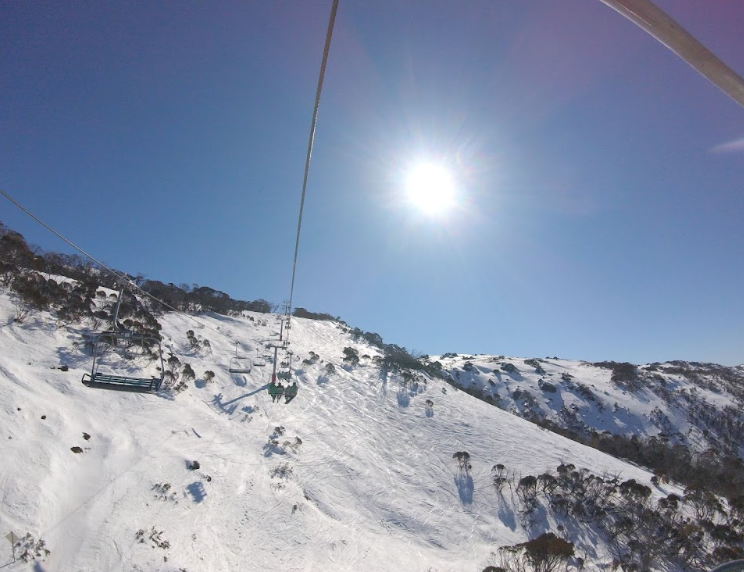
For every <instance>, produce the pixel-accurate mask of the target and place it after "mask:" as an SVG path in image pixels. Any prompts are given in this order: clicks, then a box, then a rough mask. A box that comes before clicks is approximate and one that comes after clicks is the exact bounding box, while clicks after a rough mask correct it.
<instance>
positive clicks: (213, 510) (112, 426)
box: [0, 291, 733, 572]
mask: <svg viewBox="0 0 744 572" xmlns="http://www.w3.org/2000/svg"><path fill="white" fill-rule="evenodd" d="M102 294H103V295H102V296H99V297H98V298H99V299H104V300H105V299H106V295H107V294H111V292H110V291H106V292H102ZM14 304H15V302H14V300H13V299H12V298H11V295H10V294H9V293H8V292H6V291H2V292H0V324H2V327H0V354H1V355H2V356H3V358H2V360H1V361H0V392H1V394H2V403H3V412H2V419H1V420H0V427H1V428H2V433H3V434H5V435H7V439H2V440H0V455H2V457H3V458H4V459H13V462H12V463H4V465H3V467H2V469H0V490H1V491H2V495H3V496H2V499H3V500H2V509H1V511H2V512H0V518H1V519H2V523H3V527H4V528H5V529H7V531H13V532H16V533H17V534H18V536H22V535H23V534H25V533H26V532H29V533H30V534H31V537H32V538H30V539H28V540H27V541H26V544H27V545H28V544H29V543H31V541H33V543H32V544H34V546H35V547H37V548H38V546H37V543H38V541H39V540H40V539H41V540H43V541H44V543H45V548H46V549H48V550H49V551H50V553H49V554H48V555H46V556H44V551H43V549H42V550H40V551H39V561H40V562H41V564H39V566H41V567H40V568H38V569H42V570H50V571H51V570H81V571H86V570H90V571H93V570H96V571H98V570H127V571H128V570H142V571H146V570H147V571H150V570H162V571H170V570H190V571H192V572H193V571H195V570H214V571H218V570H220V571H221V570H267V571H268V570H277V571H279V570H281V571H287V570H330V571H335V570H338V571H342V570H353V569H358V568H360V567H363V568H364V569H365V570H380V571H382V570H401V569H407V570H421V571H428V570H432V571H434V570H437V571H440V572H443V571H450V570H452V571H455V570H476V571H480V570H482V569H483V568H484V567H485V566H487V565H496V564H497V563H499V562H500V560H499V556H498V549H499V547H503V546H514V545H516V544H517V543H522V542H525V541H527V540H530V539H534V538H535V537H537V536H539V535H540V534H542V533H544V532H546V531H554V532H560V533H561V534H562V535H563V536H565V537H566V538H567V539H570V540H571V542H574V543H575V544H576V551H575V555H574V558H573V560H572V561H573V562H574V565H578V563H580V561H578V560H577V558H581V559H582V560H584V561H585V562H586V567H585V568H584V569H586V570H599V569H603V568H604V567H605V566H607V565H608V564H609V563H611V562H612V560H613V559H617V556H618V554H617V553H616V552H617V551H616V549H613V547H612V546H611V545H610V544H608V543H607V542H606V534H607V531H606V530H603V529H602V528H601V527H597V526H595V525H594V524H592V523H591V522H590V521H589V520H586V519H585V522H583V523H582V522H580V521H577V520H576V519H574V518H572V517H571V514H569V512H570V511H569V512H566V511H564V512H560V511H556V510H554V504H553V500H555V499H554V498H553V497H550V498H551V499H552V500H550V501H549V502H548V500H547V499H548V496H546V495H547V494H548V492H547V488H545V489H544V490H543V492H542V494H541V495H538V494H537V490H536V491H535V492H536V494H535V496H534V498H533V499H531V498H528V496H529V495H527V494H525V489H524V487H522V486H521V481H523V480H524V479H525V477H526V476H529V475H543V474H546V473H549V474H553V475H555V476H556V477H558V478H559V479H560V477H561V475H563V473H562V472H561V471H560V470H559V471H558V472H557V473H556V469H557V468H559V466H560V467H564V469H563V471H564V472H565V471H566V469H565V467H568V470H569V474H571V475H573V474H574V473H575V475H578V476H573V477H571V478H573V479H574V481H573V482H574V483H575V482H576V479H579V480H580V481H581V480H582V479H585V480H586V482H587V483H589V482H595V483H596V482H598V481H593V480H592V479H594V478H595V477H594V476H595V475H596V476H597V477H604V478H605V480H607V481H608V482H609V481H610V480H613V479H614V480H615V483H628V482H632V483H636V482H637V483H638V486H639V487H640V486H641V485H642V486H643V487H646V486H648V487H649V494H650V497H648V499H647V500H646V501H643V503H645V504H648V503H653V504H655V503H656V502H657V501H659V500H662V501H663V500H664V499H666V498H667V497H668V496H669V495H670V494H671V495H678V496H681V495H683V491H682V490H681V489H680V488H678V487H675V486H673V485H671V484H663V483H659V484H657V485H656V486H653V487H651V486H650V480H651V477H652V475H651V474H650V473H649V472H647V471H645V470H643V469H640V468H637V467H635V466H632V465H629V464H627V463H625V462H622V461H619V460H617V459H614V458H612V457H610V456H608V455H605V454H602V453H600V452H598V451H596V450H594V449H591V448H588V447H585V446H582V445H579V444H577V443H574V442H572V441H569V440H567V439H564V438H563V437H561V436H559V435H556V434H554V433H552V432H549V431H546V430H544V429H541V428H539V427H537V426H536V425H534V424H532V423H529V422H527V421H524V420H522V419H520V418H518V417H516V416H515V415H512V414H510V413H508V412H506V411H503V410H501V409H499V408H497V407H493V406H492V405H490V404H488V403H485V402H483V401H481V400H478V399H475V398H473V397H472V396H470V395H468V394H467V393H465V392H462V391H458V390H457V389H456V388H454V387H452V386H451V385H450V384H448V383H446V382H445V381H443V380H441V379H433V378H430V377H429V376H427V375H423V374H416V377H415V378H414V379H413V380H412V381H410V380H411V376H410V375H405V376H404V375H402V374H401V372H397V373H396V372H390V371H387V372H386V371H385V370H384V369H381V368H380V367H379V366H378V365H377V363H379V360H375V356H376V355H378V350H377V349H376V348H375V347H372V346H369V345H368V344H367V343H366V342H363V341H360V340H359V339H354V337H353V336H352V335H351V334H350V333H349V329H348V327H346V326H345V325H343V324H339V323H335V322H330V321H314V320H308V319H301V318H295V319H293V320H292V329H291V331H290V333H291V348H292V350H293V352H294V358H295V359H294V362H293V363H295V364H296V365H295V367H294V368H293V373H294V375H295V378H296V379H297V382H298V385H299V386H300V393H299V396H298V397H297V398H296V399H295V400H294V401H293V402H291V403H290V404H287V405H285V404H284V403H272V402H271V399H270V398H269V396H268V395H267V392H266V391H265V386H266V383H267V381H268V375H269V368H270V365H267V366H264V367H254V368H253V369H252V371H251V373H250V374H243V375H230V374H228V373H227V368H228V365H229V362H230V358H231V356H233V355H234V352H235V343H236V342H237V343H238V344H239V347H240V351H241V353H243V354H244V355H256V350H258V355H259V356H260V355H263V353H264V346H265V344H266V341H267V340H271V339H276V338H277V336H278V333H279V324H278V322H277V319H278V318H279V317H277V316H273V315H268V314H254V313H250V312H244V313H243V315H242V316H239V317H226V316H220V315H201V316H200V317H199V320H200V322H201V324H203V327H202V328H199V324H196V323H195V322H194V321H193V320H191V319H190V318H189V317H188V316H186V315H183V314H174V313H167V314H164V315H162V316H160V317H159V322H160V323H161V324H162V330H161V334H162V337H163V348H164V349H165V351H166V357H168V354H169V353H172V355H173V356H177V357H178V359H179V360H180V363H181V364H186V363H188V364H190V366H191V367H192V368H193V370H194V371H195V372H196V379H195V380H194V381H193V382H191V383H188V384H184V385H183V386H181V387H182V388H184V389H183V391H180V392H177V391H161V392H160V393H158V394H157V395H147V394H128V393H121V392H113V391H106V390H100V389H89V388H87V387H85V386H83V385H82V384H81V383H80V378H81V376H82V374H83V373H85V372H86V371H87V370H88V368H89V366H90V357H89V356H88V355H87V354H86V351H85V344H84V342H83V341H84V340H85V336H84V334H85V333H86V331H87V329H88V326H89V324H78V325H70V324H68V325H63V326H60V323H59V322H58V321H57V320H56V319H55V318H53V317H52V315H50V314H48V313H47V312H37V313H34V314H33V315H31V316H28V317H27V318H26V319H25V320H24V321H23V322H22V323H17V322H14V310H13V308H14ZM189 330H191V331H192V332H193V334H192V335H187V332H188V331H189ZM189 338H192V339H193V338H196V339H197V340H199V341H201V342H203V341H204V339H207V340H208V341H209V346H211V351H209V350H205V349H204V345H203V344H196V345H201V348H197V347H196V346H195V344H193V342H190V341H189ZM347 347H351V348H354V349H356V350H357V351H358V354H359V355H360V356H362V357H361V359H360V362H359V363H358V364H357V365H355V366H351V365H349V364H347V363H344V361H343V357H344V352H343V350H344V348H347ZM136 361H137V360H135V362H134V363H132V364H129V365H128V366H127V367H137V365H138V364H137V363H136ZM303 361H305V363H303ZM143 363H146V362H143ZM329 363H330V364H333V365H334V366H335V373H328V364H329ZM558 365H560V364H558ZM558 365H557V366H556V367H558ZM63 366H66V367H63ZM564 367H568V366H567V365H564ZM576 367H579V366H576ZM60 368H62V369H67V371H63V370H62V369H60ZM208 370H209V371H213V372H214V373H215V374H216V375H215V377H214V380H213V381H212V382H207V381H206V380H205V377H204V372H206V371H208ZM406 379H408V380H409V381H406ZM427 402H429V403H427ZM73 447H79V448H80V449H81V452H79V453H77V454H76V453H75V452H73V451H72V450H71V448H73ZM458 452H467V453H468V454H469V463H467V464H469V465H470V468H468V467H467V466H466V467H465V468H459V467H458V463H457V460H456V459H454V458H453V455H454V454H455V453H458ZM193 461H198V465H199V468H198V469H194V468H193V467H194V465H193ZM572 464H573V465H575V470H574V467H571V465H572ZM497 465H501V466H502V468H501V469H497V472H496V473H494V470H493V469H494V468H495V467H496V466H497ZM189 467H191V468H189ZM583 469H587V470H586V471H585V470H583ZM577 471H578V472H577ZM495 474H496V475H503V479H504V480H503V482H502V486H501V487H500V488H497V487H495V486H494V481H495V477H494V475H495ZM631 480H632V481H631ZM541 482H546V481H541ZM582 486H583V485H582ZM628 486H630V485H628ZM632 487H635V485H632ZM632 487H631V489H628V488H627V486H626V489H625V490H626V491H627V490H635V489H632ZM618 490H619V489H618ZM617 495H618V497H617V500H616V501H614V502H615V503H616V505H618V506H620V505H623V503H624V502H625V501H623V502H620V501H621V500H622V499H624V498H626V493H617ZM641 496H643V491H642V490H641ZM629 498H630V496H627V498H626V500H627V499H629ZM678 498H679V497H678ZM628 502H629V501H628ZM628 506H630V505H628ZM639 506H640V505H639ZM649 506H650V505H649ZM691 506H692V505H691ZM688 510H690V511H691V510H692V509H691V508H690V509H688ZM731 514H733V512H731ZM716 518H718V519H719V520H720V518H722V517H720V518H719V517H716ZM721 522H724V520H721ZM703 538H704V537H703ZM701 542H703V543H704V544H703V545H701V548H704V547H705V544H706V543H708V540H707V539H706V540H703V539H702V538H701ZM709 548H710V549H711V550H712V548H713V544H712V543H711V544H710V545H709ZM613 550H615V552H613ZM5 551H6V552H7V554H3V555H2V556H0V558H3V559H5V560H9V559H10V557H11V554H10V545H9V544H6V545H5ZM703 552H704V553H705V550H704V551H703ZM32 553H33V550H31V551H30V552H29V555H31V554H32ZM37 564H38V562H37ZM28 567H29V564H24V563H21V562H20V561H19V562H17V563H15V564H11V565H10V566H8V568H7V569H8V570H9V571H12V570H24V569H28ZM666 568H668V565H667V566H666ZM671 569H673V567H672V568H671Z"/></svg>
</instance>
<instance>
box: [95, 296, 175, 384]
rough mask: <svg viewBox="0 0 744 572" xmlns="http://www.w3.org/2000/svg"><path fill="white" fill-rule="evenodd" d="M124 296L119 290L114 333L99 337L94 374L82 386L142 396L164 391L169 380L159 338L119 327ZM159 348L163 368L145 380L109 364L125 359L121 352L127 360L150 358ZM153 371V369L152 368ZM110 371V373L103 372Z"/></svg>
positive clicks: (101, 334)
mask: <svg viewBox="0 0 744 572" xmlns="http://www.w3.org/2000/svg"><path fill="white" fill-rule="evenodd" d="M123 293H124V287H123V286H122V287H121V289H120V290H119V296H118V298H117V300H116V309H115V311H114V316H113V319H112V321H111V330H109V331H105V332H101V333H99V334H98V335H97V336H96V337H95V341H94V342H93V365H92V367H91V371H90V373H85V374H83V377H82V380H81V381H82V383H83V385H85V386H87V387H96V388H101V389H114V390H118V391H132V392H139V393H153V392H155V391H157V390H158V389H160V386H161V385H162V384H163V379H165V364H164V363H163V351H162V347H161V345H160V339H159V338H157V337H155V336H148V335H144V334H137V333H135V332H133V331H131V330H128V329H126V328H125V327H124V326H123V325H122V324H120V323H119V321H118V318H119V308H120V307H121V299H122V295H123ZM153 346H157V354H156V356H157V357H156V358H155V359H156V360H157V359H158V358H159V361H160V367H158V368H157V371H158V372H159V373H158V374H157V375H151V376H150V377H145V376H142V375H137V376H133V375H125V374H123V373H121V372H122V370H123V368H122V366H121V363H119V362H116V363H113V362H112V363H111V364H110V365H109V364H106V363H105V361H104V358H105V356H107V355H110V354H111V355H112V354H116V355H118V356H119V357H120V358H121V357H122V355H121V353H118V352H119V351H124V352H125V358H124V359H126V358H130V359H131V358H132V356H135V357H136V353H137V352H139V357H150V356H151V355H152V352H151V351H150V348H151V347H153ZM151 367H152V366H151ZM102 370H110V371H102Z"/></svg>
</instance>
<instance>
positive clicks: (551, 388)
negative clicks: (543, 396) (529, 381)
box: [538, 380, 557, 393]
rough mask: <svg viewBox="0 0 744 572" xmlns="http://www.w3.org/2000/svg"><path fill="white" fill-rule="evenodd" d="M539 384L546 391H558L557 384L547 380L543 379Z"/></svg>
mask: <svg viewBox="0 0 744 572" xmlns="http://www.w3.org/2000/svg"><path fill="white" fill-rule="evenodd" d="M538 385H539V386H540V389H542V390H543V391H545V392H546V393H555V392H556V391H557V390H556V387H555V385H553V384H552V383H548V382H547V381H542V380H541V381H540V382H539V383H538Z"/></svg>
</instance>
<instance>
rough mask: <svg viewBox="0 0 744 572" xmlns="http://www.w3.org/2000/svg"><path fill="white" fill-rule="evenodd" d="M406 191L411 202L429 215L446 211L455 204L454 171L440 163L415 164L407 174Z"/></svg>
mask: <svg viewBox="0 0 744 572" xmlns="http://www.w3.org/2000/svg"><path fill="white" fill-rule="evenodd" d="M405 191H406V195H407V197H408V200H409V202H410V203H411V204H412V205H413V206H414V207H416V208H417V209H418V210H419V211H421V212H423V213H424V214H426V215H429V216H436V215H440V214H443V213H446V212H448V211H449V210H451V209H452V208H453V207H454V205H455V199H456V186H455V181H454V178H453V176H452V173H451V172H450V171H449V170H448V169H447V168H446V167H444V166H443V165H441V164H438V163H432V162H425V163H418V164H416V165H415V166H413V167H412V168H411V170H410V171H409V173H408V175H407V176H406V180H405Z"/></svg>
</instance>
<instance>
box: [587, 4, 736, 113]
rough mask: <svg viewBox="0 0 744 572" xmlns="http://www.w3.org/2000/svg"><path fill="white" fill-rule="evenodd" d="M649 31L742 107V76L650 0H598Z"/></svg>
mask: <svg viewBox="0 0 744 572" xmlns="http://www.w3.org/2000/svg"><path fill="white" fill-rule="evenodd" d="M600 1H601V2H603V3H605V4H607V5H608V6H609V7H611V8H613V9H614V10H616V11H617V12H619V13H620V14H622V15H623V16H625V17H626V18H628V20H630V21H631V22H633V23H634V24H636V25H637V26H639V27H640V28H642V29H644V30H645V31H646V32H648V33H649V34H651V35H652V36H653V37H654V38H656V39H657V40H658V41H659V42H661V43H662V44H664V45H665V46H666V47H667V48H669V49H670V50H672V51H673V52H674V53H675V54H677V55H678V56H679V57H680V58H682V59H683V60H684V61H686V62H687V63H688V64H690V65H691V66H692V67H693V68H695V69H696V70H697V71H698V72H699V73H700V74H702V75H703V76H705V77H706V78H707V79H708V80H710V81H711V82H713V83H714V84H715V85H716V86H718V88H719V89H720V90H721V91H723V92H724V93H725V94H726V95H728V96H729V97H730V98H731V99H733V100H734V101H736V102H737V103H738V104H739V105H741V106H742V107H744V79H742V78H741V76H739V75H738V74H737V73H736V72H735V71H733V70H732V69H731V68H730V67H728V66H727V65H726V64H725V63H723V61H721V60H720V59H719V58H718V57H717V56H716V55H715V54H713V52H711V51H710V50H709V49H708V48H706V47H705V46H704V45H703V44H701V43H700V42H699V41H698V40H696V39H695V38H694V37H693V36H692V34H690V33H689V32H688V31H687V30H685V29H684V28H683V27H682V26H680V25H679V24H678V23H677V22H675V21H674V19H673V18H672V17H671V16H669V15H668V14H667V13H666V12H664V11H663V10H662V9H661V8H659V7H658V6H656V5H655V4H654V3H653V2H651V1H650V0H600Z"/></svg>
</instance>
